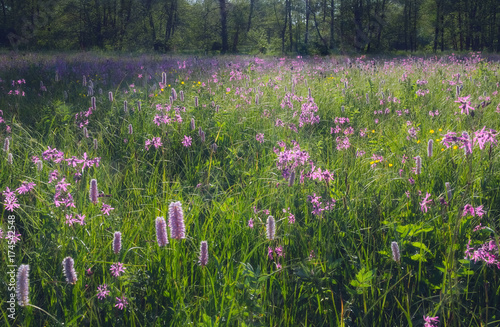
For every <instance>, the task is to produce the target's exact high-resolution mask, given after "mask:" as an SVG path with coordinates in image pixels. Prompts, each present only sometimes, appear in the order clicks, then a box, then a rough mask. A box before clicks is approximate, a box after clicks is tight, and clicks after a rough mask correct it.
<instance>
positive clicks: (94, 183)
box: [63, 178, 97, 204]
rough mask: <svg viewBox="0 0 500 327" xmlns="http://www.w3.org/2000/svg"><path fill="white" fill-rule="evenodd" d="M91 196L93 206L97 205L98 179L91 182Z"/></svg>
mask: <svg viewBox="0 0 500 327" xmlns="http://www.w3.org/2000/svg"><path fill="white" fill-rule="evenodd" d="M63 179H64V178H63ZM89 195H90V201H91V202H92V203H93V204H96V203H97V179H92V180H90V194H89Z"/></svg>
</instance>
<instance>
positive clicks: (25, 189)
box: [16, 182, 36, 194]
mask: <svg viewBox="0 0 500 327" xmlns="http://www.w3.org/2000/svg"><path fill="white" fill-rule="evenodd" d="M35 186H36V184H35V183H31V182H29V183H28V182H23V183H22V184H21V186H19V187H18V188H17V190H16V192H17V194H24V193H28V192H29V191H31V190H32V189H33V188H34V187H35Z"/></svg>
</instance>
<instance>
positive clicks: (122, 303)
mask: <svg viewBox="0 0 500 327" xmlns="http://www.w3.org/2000/svg"><path fill="white" fill-rule="evenodd" d="M127 305H128V302H127V298H126V297H125V296H123V295H122V297H121V298H119V297H117V298H116V304H115V308H118V309H120V310H123V309H125V308H126V307H127Z"/></svg>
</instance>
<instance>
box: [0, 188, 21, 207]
mask: <svg viewBox="0 0 500 327" xmlns="http://www.w3.org/2000/svg"><path fill="white" fill-rule="evenodd" d="M2 194H3V196H4V198H5V202H4V208H5V210H8V211H11V212H12V211H14V209H16V208H19V207H20V206H21V205H20V204H19V203H17V198H16V193H15V192H12V191H11V190H10V189H9V188H8V187H6V188H5V191H3V193H2Z"/></svg>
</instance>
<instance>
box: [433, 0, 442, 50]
mask: <svg viewBox="0 0 500 327" xmlns="http://www.w3.org/2000/svg"><path fill="white" fill-rule="evenodd" d="M440 11H441V0H436V25H435V27H434V53H436V51H437V47H438V36H439V17H440Z"/></svg>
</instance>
